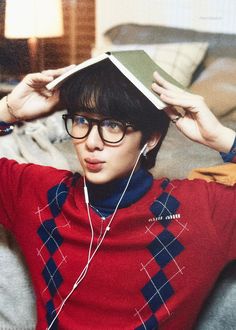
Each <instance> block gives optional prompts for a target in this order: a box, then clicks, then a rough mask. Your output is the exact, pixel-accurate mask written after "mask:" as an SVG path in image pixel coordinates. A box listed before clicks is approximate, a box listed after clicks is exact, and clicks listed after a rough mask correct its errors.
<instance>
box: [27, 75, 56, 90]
mask: <svg viewBox="0 0 236 330" xmlns="http://www.w3.org/2000/svg"><path fill="white" fill-rule="evenodd" d="M52 80H53V77H52V76H47V75H44V74H43V73H41V72H37V73H30V74H27V75H26V76H25V77H24V78H23V80H22V81H23V82H24V83H25V84H26V85H28V86H29V87H32V88H40V87H42V86H44V85H46V84H47V83H49V82H50V81H52Z"/></svg>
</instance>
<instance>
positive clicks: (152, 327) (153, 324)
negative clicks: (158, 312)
mask: <svg viewBox="0 0 236 330" xmlns="http://www.w3.org/2000/svg"><path fill="white" fill-rule="evenodd" d="M156 329H158V321H157V319H156V318H155V316H154V315H152V316H151V317H150V318H149V319H148V320H147V321H146V322H145V323H144V324H143V325H141V326H140V327H138V328H136V329H135V330H156Z"/></svg>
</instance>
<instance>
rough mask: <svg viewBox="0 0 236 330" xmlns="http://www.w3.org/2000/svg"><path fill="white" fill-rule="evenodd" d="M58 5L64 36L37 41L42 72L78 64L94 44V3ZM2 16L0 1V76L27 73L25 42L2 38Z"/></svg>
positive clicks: (75, 0) (66, 0)
mask: <svg viewBox="0 0 236 330" xmlns="http://www.w3.org/2000/svg"><path fill="white" fill-rule="evenodd" d="M49 1H50V0H49ZM62 4H63V15H64V30H65V35H64V36H63V37H62V38H48V39H44V40H43V41H41V40H40V47H41V51H42V52H43V54H44V56H43V62H42V63H41V68H42V69H47V68H57V67H61V66H65V65H69V64H72V63H80V62H82V61H84V60H86V59H88V58H89V57H90V54H91V48H92V46H93V45H94V43H95V0H62ZM4 16H5V0H0V74H1V73H3V72H4V73H5V72H6V73H10V74H12V75H14V74H15V75H18V74H21V73H23V74H24V73H27V72H29V70H30V68H29V58H28V48H27V41H26V40H8V39H6V38H4Z"/></svg>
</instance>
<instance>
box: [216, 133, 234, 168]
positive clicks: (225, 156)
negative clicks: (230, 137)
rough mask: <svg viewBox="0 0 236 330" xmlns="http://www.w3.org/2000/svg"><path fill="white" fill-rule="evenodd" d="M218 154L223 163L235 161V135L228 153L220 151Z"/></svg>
mask: <svg viewBox="0 0 236 330" xmlns="http://www.w3.org/2000/svg"><path fill="white" fill-rule="evenodd" d="M220 154H221V157H222V159H223V161H224V162H225V163H227V162H230V163H236V136H235V139H234V143H233V145H232V148H231V149H230V151H229V152H228V153H224V152H221V153H220Z"/></svg>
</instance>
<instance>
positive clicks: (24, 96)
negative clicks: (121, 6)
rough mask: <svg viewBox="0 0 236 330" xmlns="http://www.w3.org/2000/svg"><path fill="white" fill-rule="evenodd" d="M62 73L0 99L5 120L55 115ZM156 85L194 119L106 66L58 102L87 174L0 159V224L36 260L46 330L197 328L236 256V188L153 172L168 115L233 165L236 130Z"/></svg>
mask: <svg viewBox="0 0 236 330" xmlns="http://www.w3.org/2000/svg"><path fill="white" fill-rule="evenodd" d="M61 72H62V70H58V71H57V70H55V71H48V72H44V73H37V74H31V75H28V76H26V77H25V78H24V79H23V81H22V82H21V83H20V84H19V85H18V86H17V87H16V88H15V89H14V91H13V92H12V93H11V94H10V95H9V96H8V98H7V99H3V100H1V103H0V119H1V121H4V122H6V123H11V122H15V121H16V120H21V119H27V120H29V119H31V118H35V117H38V116H41V115H43V114H44V115H45V114H46V113H49V112H50V111H51V110H52V108H53V107H55V106H56V105H57V104H58V100H59V92H54V93H53V94H52V93H50V92H48V91H47V90H46V89H45V85H46V84H47V83H48V82H49V81H51V80H52V79H53V78H54V77H55V76H57V75H58V74H60V73H61ZM104 77H105V78H106V79H104ZM155 79H156V83H154V84H153V89H154V90H155V91H156V92H157V93H159V94H160V95H161V98H162V99H163V101H166V102H167V103H168V104H170V105H177V106H181V107H183V108H184V109H185V111H186V114H185V116H184V117H181V116H179V115H178V114H177V113H176V110H175V109H174V108H172V107H169V108H167V109H166V110H165V112H164V111H158V110H157V109H156V108H155V107H154V106H153V105H152V104H151V103H150V102H149V101H148V100H147V99H146V98H145V97H144V96H143V95H141V94H140V93H139V92H137V90H136V89H135V88H134V87H133V86H132V85H131V84H130V83H129V82H128V80H126V79H125V78H122V76H121V75H120V74H118V73H117V70H115V69H113V68H111V67H109V66H103V65H102V64H101V65H97V66H96V69H95V68H93V69H91V68H90V69H86V70H84V71H82V72H80V73H79V74H76V75H74V76H72V77H71V78H70V79H68V81H67V82H65V83H64V85H63V86H62V87H61V90H60V100H61V101H62V103H63V104H65V105H66V107H67V109H68V114H67V115H65V116H64V120H65V124H66V129H67V132H68V133H69V134H70V136H71V137H72V142H73V144H74V147H75V151H76V153H77V155H78V159H79V162H80V164H81V166H82V169H83V175H82V176H81V175H79V174H78V173H75V174H73V173H71V172H68V171H63V170H57V169H54V168H50V167H43V166H38V165H33V164H24V165H19V164H17V163H16V162H14V161H10V160H7V159H2V160H1V161H0V166H1V172H0V175H1V189H0V221H1V223H2V224H3V225H4V226H5V227H6V228H8V229H9V230H10V231H11V232H12V233H13V234H14V235H15V237H16V239H17V241H18V243H19V245H20V247H21V249H22V251H23V253H24V255H25V258H26V261H27V263H28V266H29V270H30V273H31V276H32V282H33V285H34V289H35V295H36V302H37V314H38V320H37V329H38V330H41V329H64V330H65V329H66V330H75V329H76V330H77V329H86V330H87V329H88V330H90V329H99V330H104V329H109V330H110V329H112V330H118V329H119V330H120V329H124V330H130V329H138V330H141V329H181V330H183V329H191V328H192V327H193V325H194V322H195V320H196V317H197V314H198V312H199V310H200V308H201V306H202V303H203V301H204V299H205V298H206V296H207V295H208V293H209V291H210V289H211V288H212V286H213V284H214V282H215V281H216V279H217V276H218V274H219V273H220V271H221V270H222V269H223V267H224V266H225V265H226V264H227V263H228V262H229V261H230V260H232V259H234V258H235V257H236V243H235V242H236V240H235V237H236V211H235V208H234V207H233V205H234V203H235V198H236V188H235V186H233V187H226V186H223V185H220V184H216V183H206V182H205V181H202V180H194V181H189V180H173V181H169V180H168V179H159V180H153V178H152V176H151V174H149V172H148V171H147V169H149V168H151V167H152V166H154V163H155V157H156V153H157V151H158V149H159V147H160V145H161V142H162V140H163V138H164V136H165V134H166V132H167V129H168V124H169V118H168V116H169V117H170V119H171V120H173V121H174V122H175V123H176V126H177V127H178V128H179V129H180V130H181V131H182V132H183V134H185V135H186V136H187V137H188V138H190V139H192V140H194V141H196V142H199V143H202V144H205V145H206V146H208V147H211V148H213V149H215V150H217V151H219V152H223V153H228V154H227V157H229V158H231V159H232V161H235V158H234V152H235V147H236V139H235V132H234V131H233V130H231V129H229V128H226V127H224V126H223V125H221V124H220V122H219V121H218V120H217V119H216V118H215V117H214V115H213V114H212V113H211V112H210V110H209V109H208V107H207V106H206V104H205V103H204V100H203V99H202V98H201V97H200V96H197V95H192V94H190V93H187V92H185V91H182V90H180V89H178V88H177V87H175V86H173V85H171V84H169V83H167V82H166V81H164V80H163V79H162V78H161V77H160V76H159V75H158V74H155ZM166 113H167V114H168V116H167V115H166ZM2 125H4V124H2ZM6 125H7V124H6Z"/></svg>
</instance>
